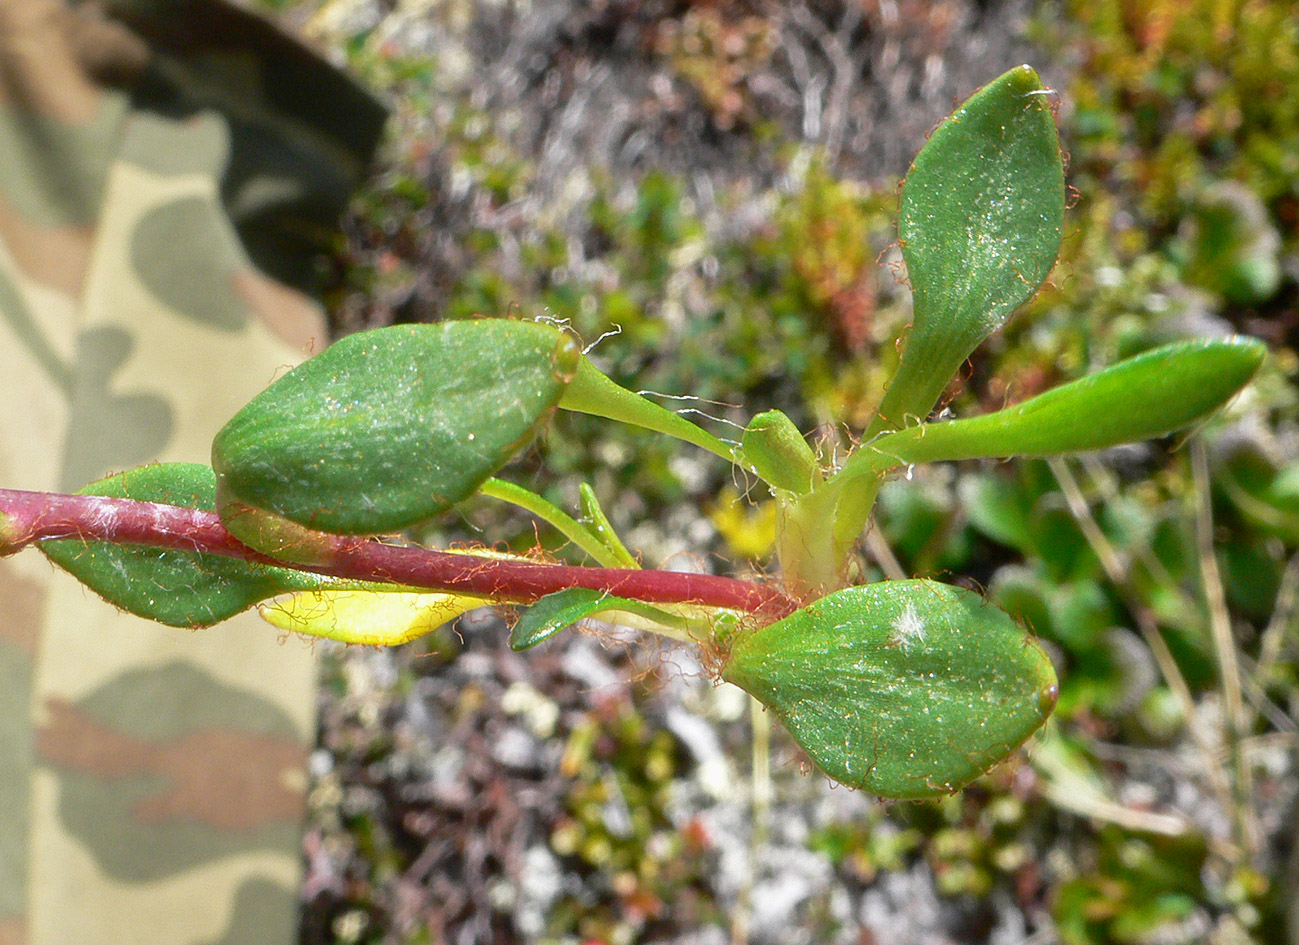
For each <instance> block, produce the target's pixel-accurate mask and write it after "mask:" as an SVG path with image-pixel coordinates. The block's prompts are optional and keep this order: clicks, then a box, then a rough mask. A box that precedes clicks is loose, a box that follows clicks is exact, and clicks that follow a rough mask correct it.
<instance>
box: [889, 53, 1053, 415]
mask: <svg viewBox="0 0 1299 945" xmlns="http://www.w3.org/2000/svg"><path fill="white" fill-rule="evenodd" d="M1063 227H1064V168H1063V165H1062V163H1061V159H1060V140H1059V137H1058V136H1057V134H1056V130H1055V121H1054V119H1053V118H1052V115H1051V106H1050V103H1049V102H1048V101H1047V94H1046V90H1045V89H1043V87H1042V83H1041V81H1040V80H1039V78H1038V75H1037V73H1036V72H1034V71H1033V70H1032V69H1031V68H1029V67H1028V66H1020V67H1019V68H1017V69H1012V70H1011V71H1010V72H1007V73H1006V74H1005V75H1003V76H1001V77H1000V78H998V79H997V80H996V81H994V82H992V83H990V84H989V85H987V86H985V87H984V88H983V89H981V90H980V91H979V92H977V93H975V94H974V95H973V96H972V97H971V98H970V99H969V100H968V101H967V102H966V103H965V104H964V105H962V106H961V107H960V108H958V109H957V110H956V111H955V112H954V113H953V114H952V115H951V116H950V117H949V118H947V119H946V120H945V121H944V122H943V123H942V124H941V125H939V126H938V128H937V130H935V131H934V133H933V135H931V136H930V138H929V141H928V142H927V143H926V144H925V146H924V148H922V149H921V151H920V153H919V154H918V155H917V156H916V160H915V163H914V164H913V165H912V166H911V171H910V172H909V173H908V174H907V177H906V182H905V183H904V185H903V189H902V210H901V216H900V219H899V223H898V234H899V237H900V242H901V245H902V254H903V256H904V258H905V259H906V264H907V273H908V275H909V277H910V280H911V290H912V293H913V297H914V301H913V305H914V317H913V322H912V325H911V331H910V334H909V335H908V337H907V344H906V349H905V350H904V351H903V354H902V361H901V364H900V366H899V368H898V373H897V375H896V376H895V377H894V378H893V381H892V384H891V385H890V386H889V389H888V391H887V393H886V394H885V396H884V400H883V402H882V403H881V404H880V407H879V417H878V418H877V419H876V421H875V422H874V423H872V424H871V426H870V428H869V429H868V430H867V435H868V436H871V435H874V434H876V433H878V432H880V431H881V430H884V429H889V428H898V427H901V426H904V425H905V424H906V422H907V420H908V418H910V419H921V420H923V419H924V418H925V417H927V416H928V415H929V412H930V410H932V409H933V406H934V404H935V402H936V401H937V400H938V397H939V396H940V395H941V394H942V392H943V389H944V388H945V387H946V386H947V382H948V381H949V380H951V378H952V376H953V375H954V374H955V373H956V372H957V370H959V369H960V366H961V364H962V363H963V362H964V361H965V359H966V358H967V357H969V354H970V352H971V351H973V350H974V348H975V347H976V346H977V345H978V344H979V342H981V341H982V340H983V339H984V338H986V337H987V336H988V335H990V334H992V333H993V332H994V331H996V330H997V329H998V328H999V327H1000V326H1001V325H1002V323H1003V322H1005V320H1006V319H1007V318H1008V317H1009V315H1010V313H1011V312H1012V311H1013V310H1014V309H1015V308H1016V306H1018V305H1019V304H1020V303H1021V302H1023V301H1024V300H1025V299H1027V298H1028V297H1029V296H1031V295H1032V294H1033V293H1034V292H1035V291H1037V288H1038V286H1039V285H1041V283H1042V281H1043V280H1044V279H1045V278H1046V277H1047V274H1048V273H1049V272H1050V271H1051V267H1052V265H1053V264H1054V263H1055V258H1056V254H1057V253H1058V252H1059V250H1060V238H1061V234H1062V232H1063Z"/></svg>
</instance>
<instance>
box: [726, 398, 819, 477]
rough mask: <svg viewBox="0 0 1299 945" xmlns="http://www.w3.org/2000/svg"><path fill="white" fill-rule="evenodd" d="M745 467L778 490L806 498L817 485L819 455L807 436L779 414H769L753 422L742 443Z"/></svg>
mask: <svg viewBox="0 0 1299 945" xmlns="http://www.w3.org/2000/svg"><path fill="white" fill-rule="evenodd" d="M740 443H741V446H742V450H743V456H744V464H745V465H746V466H748V467H749V468H750V470H752V471H753V472H755V473H757V474H758V475H759V476H761V477H762V479H763V480H764V481H765V482H767V483H769V484H771V485H773V486H775V487H776V488H777V489H784V490H785V491H787V492H793V493H794V494H795V495H803V494H804V493H806V492H808V491H809V490H810V489H811V488H812V486H813V485H814V484H815V483H816V482H817V476H818V469H817V464H816V454H815V453H813V452H812V447H810V446H808V445H807V440H805V439H804V438H803V434H802V433H800V432H799V431H798V427H796V426H794V421H792V420H790V419H789V417H787V416H786V415H785V414H784V413H782V412H781V411H779V410H767V411H765V412H763V413H760V414H758V415H757V416H755V417H754V418H753V419H752V420H750V421H749V425H748V426H747V427H745V428H744V436H743V437H742V438H741V440H740Z"/></svg>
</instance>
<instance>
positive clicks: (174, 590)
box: [40, 463, 329, 627]
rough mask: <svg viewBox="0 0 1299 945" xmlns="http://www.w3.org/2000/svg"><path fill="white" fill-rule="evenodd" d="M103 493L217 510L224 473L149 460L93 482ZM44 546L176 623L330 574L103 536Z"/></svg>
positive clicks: (111, 592) (136, 609)
mask: <svg viewBox="0 0 1299 945" xmlns="http://www.w3.org/2000/svg"><path fill="white" fill-rule="evenodd" d="M80 494H81V495H102V496H111V497H114V498H119V499H138V500H140V501H144V502H163V503H166V504H168V505H180V506H186V507H188V508H194V509H205V510H207V511H213V510H215V506H216V477H215V475H213V472H212V470H211V469H210V468H208V467H207V466H202V465H198V464H196V463H164V464H155V465H151V466H142V467H140V468H138V469H132V470H129V471H127V472H124V473H120V474H118V475H115V476H109V477H108V478H106V479H101V480H99V481H98V482H94V483H91V484H90V485H88V486H86V487H85V488H84V489H82V490H81V492H80ZM40 549H41V551H43V552H44V553H45V554H46V556H47V557H48V558H49V559H50V560H51V561H53V562H54V563H55V564H57V565H58V566H59V567H61V568H63V569H64V570H65V571H68V572H69V573H70V574H71V575H72V576H73V577H75V578H76V579H77V580H79V581H81V583H83V584H85V585H86V586H87V587H89V588H90V589H91V590H92V591H94V592H95V593H96V594H98V595H100V596H101V597H103V598H104V599H105V600H107V601H108V602H109V603H110V604H114V605H115V606H117V607H121V608H122V609H123V610H128V611H130V612H131V613H133V614H136V615H137V616H140V617H145V618H147V619H149V620H156V621H157V622H159V623H164V624H167V625H169V626H173V627H207V626H210V625H212V624H214V623H218V622H220V621H222V620H226V619H227V618H229V617H233V616H234V615H235V614H237V613H240V612H242V611H245V610H247V609H248V608H249V607H252V606H253V605H254V604H256V603H257V602H258V601H262V600H265V599H266V598H268V597H274V596H275V595H277V594H283V593H286V592H289V591H299V590H306V589H308V588H315V587H319V586H321V585H322V584H324V583H325V582H327V581H328V580H329V579H328V578H322V577H320V576H319V575H314V574H306V573H303V572H300V571H290V570H288V569H285V568H275V567H270V566H267V565H260V564H253V563H251V562H248V561H240V560H239V559H237V558H226V557H222V556H221V555H205V554H198V553H195V552H190V551H175V550H171V549H162V548H147V547H144V546H142V545H115V544H112V543H110V542H102V541H81V540H74V539H60V540H56V541H43V542H41V543H40Z"/></svg>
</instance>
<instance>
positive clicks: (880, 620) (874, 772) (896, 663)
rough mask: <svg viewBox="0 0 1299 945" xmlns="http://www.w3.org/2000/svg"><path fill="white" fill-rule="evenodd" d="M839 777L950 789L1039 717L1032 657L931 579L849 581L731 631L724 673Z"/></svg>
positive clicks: (1051, 680)
mask: <svg viewBox="0 0 1299 945" xmlns="http://www.w3.org/2000/svg"><path fill="white" fill-rule="evenodd" d="M722 678H723V679H726V680H727V681H729V682H732V683H735V684H736V685H738V686H740V687H741V688H743V689H745V690H746V691H747V692H749V693H750V694H752V695H753V696H755V697H756V698H757V699H759V700H760V701H761V702H762V703H763V704H765V705H766V706H767V707H768V708H770V709H771V710H772V711H773V712H775V714H776V715H777V717H779V718H780V720H781V721H782V722H783V723H784V724H785V727H786V728H788V729H789V731H790V734H792V735H793V736H794V739H795V740H796V741H797V742H798V743H799V744H800V745H801V746H802V747H803V749H804V750H805V751H806V752H807V753H808V755H809V756H810V757H811V759H812V760H813V761H814V762H816V764H817V765H818V766H819V767H820V768H821V769H822V770H823V771H825V773H826V774H828V775H830V776H831V777H832V778H834V779H835V780H837V781H840V782H841V783H843V784H846V785H848V786H850V787H859V788H863V789H865V790H867V791H871V792H872V793H875V794H879V795H882V796H884V797H896V798H922V797H932V796H935V795H938V794H944V793H949V792H951V791H955V790H957V789H958V788H960V787H962V786H963V785H965V784H968V783H969V782H970V781H972V780H974V778H976V777H978V776H979V775H980V774H982V773H984V772H985V771H987V770H988V769H990V768H991V767H992V766H993V765H996V764H998V763H999V762H1001V761H1003V760H1004V759H1005V758H1006V757H1007V756H1009V755H1010V754H1011V753H1012V752H1013V751H1015V749H1016V748H1018V747H1019V746H1020V745H1021V744H1023V742H1024V741H1025V739H1027V738H1028V737H1029V735H1031V734H1032V733H1033V732H1034V731H1036V730H1037V728H1038V727H1039V726H1040V725H1041V724H1042V723H1043V722H1044V721H1045V720H1046V718H1047V716H1048V715H1050V713H1051V710H1052V708H1053V707H1054V705H1055V700H1056V677H1055V672H1054V670H1053V669H1052V668H1051V661H1050V660H1049V659H1048V658H1047V656H1046V654H1045V653H1044V652H1043V651H1042V649H1041V648H1040V647H1039V646H1038V645H1037V644H1036V643H1035V642H1034V641H1033V640H1032V639H1031V638H1029V637H1028V636H1027V635H1026V634H1025V633H1024V631H1023V630H1022V629H1020V627H1019V626H1018V625H1017V624H1016V623H1015V622H1014V621H1013V620H1012V619H1011V618H1010V617H1009V616H1008V615H1007V614H1006V613H1004V612H1003V611H1000V610H998V609H997V608H995V607H993V606H992V605H991V604H989V603H987V602H986V601H984V600H983V598H981V597H979V596H978V595H977V594H973V593H971V592H969V591H965V590H961V589H960V588H955V587H951V586H949V585H945V584H938V583H935V582H933V581H890V582H887V583H883V584H871V585H866V586H861V587H850V588H846V589H844V590H841V591H837V592H835V593H833V594H830V595H828V596H826V597H823V598H821V599H820V600H818V601H817V602H815V603H814V604H810V605H809V606H807V607H805V608H803V609H802V610H800V611H798V612H797V613H794V614H792V615H791V616H789V617H786V618H785V619H784V620H781V621H779V622H777V623H773V624H769V625H768V626H766V627H762V628H761V629H759V630H755V631H752V632H750V633H743V632H741V633H739V634H737V635H736V637H735V639H734V643H733V645H732V647H731V652H730V654H729V656H728V658H727V661H726V663H725V665H724V666H723V668H722Z"/></svg>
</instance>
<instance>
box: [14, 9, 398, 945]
mask: <svg viewBox="0 0 1299 945" xmlns="http://www.w3.org/2000/svg"><path fill="white" fill-rule="evenodd" d="M382 121H383V113H382V110H381V109H380V108H379V106H378V105H376V104H375V103H374V102H373V101H372V100H371V99H370V98H369V97H368V96H366V95H365V94H364V93H362V92H361V91H359V90H358V89H357V88H356V87H354V86H353V85H352V84H351V83H350V82H348V81H347V80H346V79H344V78H342V77H341V76H339V75H337V74H336V73H335V72H333V71H332V70H331V69H330V68H328V67H327V66H325V65H324V64H323V63H321V62H320V61H319V60H317V59H316V58H314V57H313V56H312V55H311V54H310V53H308V52H306V51H305V50H303V49H302V48H300V47H299V46H297V45H296V44H294V43H293V42H291V41H289V40H288V39H286V38H285V37H283V36H281V35H280V34H279V33H278V32H276V31H275V30H274V29H273V28H271V27H270V26H269V25H268V24H266V23H264V22H263V21H261V20H260V19H258V18H257V17H255V16H253V15H251V14H249V13H246V12H243V11H241V10H239V9H238V8H235V7H232V6H229V5H227V4H225V3H220V2H215V0H202V2H199V0H110V2H101V3H98V4H64V3H62V2H60V0H0V378H3V384H4V393H5V396H4V397H3V399H0V483H2V484H4V485H5V486H9V487H14V488H28V489H39V488H47V489H48V488H64V489H75V488H78V487H80V486H82V485H84V484H85V483H86V482H88V481H90V480H91V479H94V478H97V477H99V476H102V475H105V474H107V473H109V472H112V471H114V470H119V469H122V468H125V467H129V466H133V465H137V464H140V463H144V462H149V461H153V460H189V461H200V462H201V461H206V459H207V456H208V450H209V445H210V441H211V438H212V436H213V434H214V433H215V432H216V431H217V429H219V427H220V426H221V425H222V424H223V423H224V422H225V420H226V419H228V418H229V416H230V415H231V414H233V413H234V411H235V410H236V409H237V408H238V407H239V406H240V405H241V404H242V403H243V402H244V401H246V400H247V399H248V398H249V397H251V396H252V395H253V394H254V393H256V392H257V391H258V390H260V389H261V388H262V387H263V386H265V385H266V384H267V383H268V382H269V381H270V380H272V379H273V378H274V377H275V376H276V375H277V373H279V372H281V371H282V370H283V369H284V368H285V366H287V365H289V364H291V363H293V362H294V361H296V360H298V359H300V358H301V357H302V356H303V355H304V354H305V353H307V352H309V351H310V350H312V349H319V348H320V347H322V346H323V345H324V343H325V341H326V336H325V327H324V322H323V319H322V317H321V312H320V309H319V307H318V306H317V304H316V303H315V302H314V301H312V299H311V297H310V294H309V293H310V277H311V272H312V265H311V260H312V258H313V257H314V255H315V254H316V253H317V252H318V250H319V248H320V246H321V241H322V240H324V239H327V238H328V237H329V234H330V232H331V228H332V227H333V225H334V221H335V219H336V217H337V214H338V211H339V210H340V208H341V206H342V203H343V201H344V200H345V199H346V196H347V194H348V192H349V191H350V189H351V187H352V186H353V185H354V184H355V182H356V180H357V178H358V176H359V174H360V173H361V170H362V168H363V167H364V165H365V163H366V161H367V160H368V158H369V156H370V153H371V151H372V149H373V146H374V143H375V140H376V138H377V135H378V133H379V130H380V127H381V124H382ZM314 679H315V676H314V662H313V655H312V652H311V649H310V647H309V646H308V645H307V644H305V643H302V642H300V641H298V640H287V641H286V640H282V639H278V638H277V636H276V635H275V633H274V632H273V631H271V630H270V628H268V627H267V626H265V625H264V624H262V623H261V622H260V621H259V620H258V619H257V618H255V617H245V618H243V619H238V620H233V621H230V622H228V623H227V624H224V625H222V626H219V627H216V628H213V629H210V630H205V631H201V632H196V633H186V632H183V631H176V630H170V629H167V628H163V627H159V626H154V625H151V624H147V623H145V622H143V621H140V620H137V619H135V618H133V617H131V616H129V615H126V614H122V613H118V612H117V611H115V610H114V609H113V608H111V607H109V606H107V605H106V604H104V603H103V602H102V601H100V600H99V599H97V598H95V597H94V596H93V595H91V594H89V593H88V592H86V591H84V590H83V589H82V588H81V587H80V586H79V585H78V584H77V583H76V582H75V581H73V580H72V579H71V578H69V577H67V576H66V575H64V574H62V573H59V572H55V571H53V569H51V568H50V566H49V565H48V564H46V563H45V562H44V560H42V559H41V557H40V556H39V555H19V556H16V557H14V558H9V559H5V560H4V561H0V798H3V799H4V802H5V803H4V812H3V814H0V945H17V943H30V945H65V943H69V942H96V941H98V942H131V943H136V945H149V943H159V945H161V943H167V945H185V943H195V945H199V943H202V945H236V943H242V942H248V943H252V942H256V943H262V945H264V943H272V945H273V943H276V942H288V941H290V940H291V939H292V938H293V937H294V929H295V923H296V918H297V909H296V902H297V897H296V884H297V880H298V873H299V861H300V854H299V849H298V828H299V818H300V814H301V809H302V800H303V789H304V785H305V775H304V770H303V762H304V758H305V752H306V748H307V745H308V744H309V739H310V738H311V736H312V734H313V711H312V707H313V702H314Z"/></svg>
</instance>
